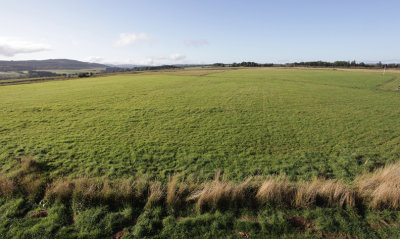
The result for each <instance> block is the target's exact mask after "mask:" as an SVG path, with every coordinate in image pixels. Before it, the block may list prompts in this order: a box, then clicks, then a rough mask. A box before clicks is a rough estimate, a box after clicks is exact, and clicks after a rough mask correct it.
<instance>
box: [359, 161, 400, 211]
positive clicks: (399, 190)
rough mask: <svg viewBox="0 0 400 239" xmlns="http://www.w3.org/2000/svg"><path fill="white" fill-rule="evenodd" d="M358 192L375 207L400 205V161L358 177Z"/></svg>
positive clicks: (394, 207)
mask: <svg viewBox="0 0 400 239" xmlns="http://www.w3.org/2000/svg"><path fill="white" fill-rule="evenodd" d="M356 183H357V185H358V192H359V194H360V195H361V196H363V197H364V199H365V200H367V201H369V202H370V203H369V206H370V207H371V208H374V209H380V208H384V207H387V208H391V209H399V207H400V163H397V164H389V165H386V166H385V167H383V168H381V169H378V170H376V171H375V172H373V173H371V174H366V175H361V176H359V177H358V178H357V179H356Z"/></svg>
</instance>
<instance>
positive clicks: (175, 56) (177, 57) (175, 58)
mask: <svg viewBox="0 0 400 239" xmlns="http://www.w3.org/2000/svg"><path fill="white" fill-rule="evenodd" d="M185 58H186V56H185V55H182V54H179V53H175V54H172V55H170V56H169V59H171V60H173V61H180V60H183V59H185Z"/></svg>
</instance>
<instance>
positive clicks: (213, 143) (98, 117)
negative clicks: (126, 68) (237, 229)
mask: <svg viewBox="0 0 400 239" xmlns="http://www.w3.org/2000/svg"><path fill="white" fill-rule="evenodd" d="M205 73H207V72H205ZM395 77H396V75H394V74H386V75H385V76H383V75H382V74H381V73H373V72H344V71H332V70H264V69H255V70H230V71H225V72H217V73H211V74H203V75H196V74H194V75H191V71H187V72H185V74H181V73H177V74H176V75H174V73H173V72H172V73H171V72H169V73H168V74H162V73H154V74H139V75H121V76H118V75H116V76H111V77H104V78H90V79H79V80H69V81H58V82H46V83H37V84H28V85H16V86H4V87H0V105H1V107H0V114H1V118H0V146H1V151H0V163H1V164H2V169H3V170H7V167H8V165H10V164H12V162H13V161H15V158H16V157H21V156H26V155H29V156H32V157H34V158H35V159H37V160H38V161H40V162H46V163H48V164H49V165H51V171H50V174H51V175H52V176H54V177H58V176H61V175H67V176H71V177H74V176H81V175H87V176H94V177H97V176H106V177H129V176H135V175H140V174H146V175H149V176H151V177H157V178H166V176H168V175H171V174H176V173H186V174H189V175H193V177H200V178H204V177H205V178H208V177H211V176H212V175H213V174H214V173H215V172H216V171H218V170H220V171H222V172H223V173H224V174H226V175H227V176H228V177H229V178H232V179H244V178H246V177H248V176H249V175H270V174H281V173H285V174H286V175H287V176H288V177H290V178H293V179H296V178H302V179H310V178H313V177H315V176H321V177H325V178H345V179H352V178H353V177H354V176H355V175H356V174H359V173H361V172H363V171H364V170H370V169H372V168H374V167H376V166H377V165H381V164H383V163H387V162H392V161H395V160H397V159H398V158H399V155H400V150H399V149H400V136H399V132H400V124H399V123H398V119H399V116H400V107H399V106H398V105H399V103H400V98H399V97H400V95H399V94H398V93H397V92H396V90H397V88H396V87H397V86H396V85H393V79H394V78H395ZM387 82H388V83H387ZM387 85H388V86H389V87H388V86H387ZM386 88H388V89H391V88H393V90H392V91H390V90H388V89H386Z"/></svg>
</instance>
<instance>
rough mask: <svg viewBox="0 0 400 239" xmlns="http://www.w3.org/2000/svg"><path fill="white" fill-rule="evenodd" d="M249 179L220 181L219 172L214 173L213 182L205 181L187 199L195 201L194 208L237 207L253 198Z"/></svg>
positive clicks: (200, 209)
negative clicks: (231, 181) (238, 181)
mask: <svg viewBox="0 0 400 239" xmlns="http://www.w3.org/2000/svg"><path fill="white" fill-rule="evenodd" d="M252 191H254V190H252V184H251V179H247V180H246V181H244V182H243V183H241V184H239V185H236V184H233V183H229V182H226V181H220V173H219V172H218V173H216V175H215V179H214V181H213V182H209V183H205V184H204V185H203V186H202V188H201V189H199V190H197V191H195V192H194V193H192V195H190V196H189V197H188V198H187V200H188V201H195V202H196V209H197V210H198V211H202V210H207V209H211V210H216V209H224V208H227V207H238V206H241V205H244V204H246V203H248V202H249V201H250V202H251V201H252V199H253V198H254V195H253V193H252Z"/></svg>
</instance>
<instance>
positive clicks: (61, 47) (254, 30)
mask: <svg viewBox="0 0 400 239" xmlns="http://www.w3.org/2000/svg"><path fill="white" fill-rule="evenodd" d="M399 10H400V1H399V0H393V1H376V0H375V1H369V0H364V1H358V0H346V1H344V0H343V1H342V0H335V1H322V0H319V1H309V0H303V1H298V0H296V1H289V0H280V1H269V0H265V1H261V0H259V1H255V0H246V1H243V0H241V1H239V0H203V1H195V0H168V1H166V0H158V1H156V0H146V1H143V0H142V1H136V0H109V1H105V0H80V1H77V0H68V1H66V0H35V1H32V0H29V1H28V0H1V1H0V23H1V24H0V60H30V59H59V58H63V59H75V60H83V61H89V62H97V63H111V64H138V65H162V64H208V63H215V62H223V63H232V62H242V61H254V62H258V63H286V62H295V61H297V62H299V61H314V60H323V61H336V60H348V61H351V60H356V61H357V62H377V61H382V62H385V63H389V62H400V45H399V43H400V30H399V29H400V14H399Z"/></svg>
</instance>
